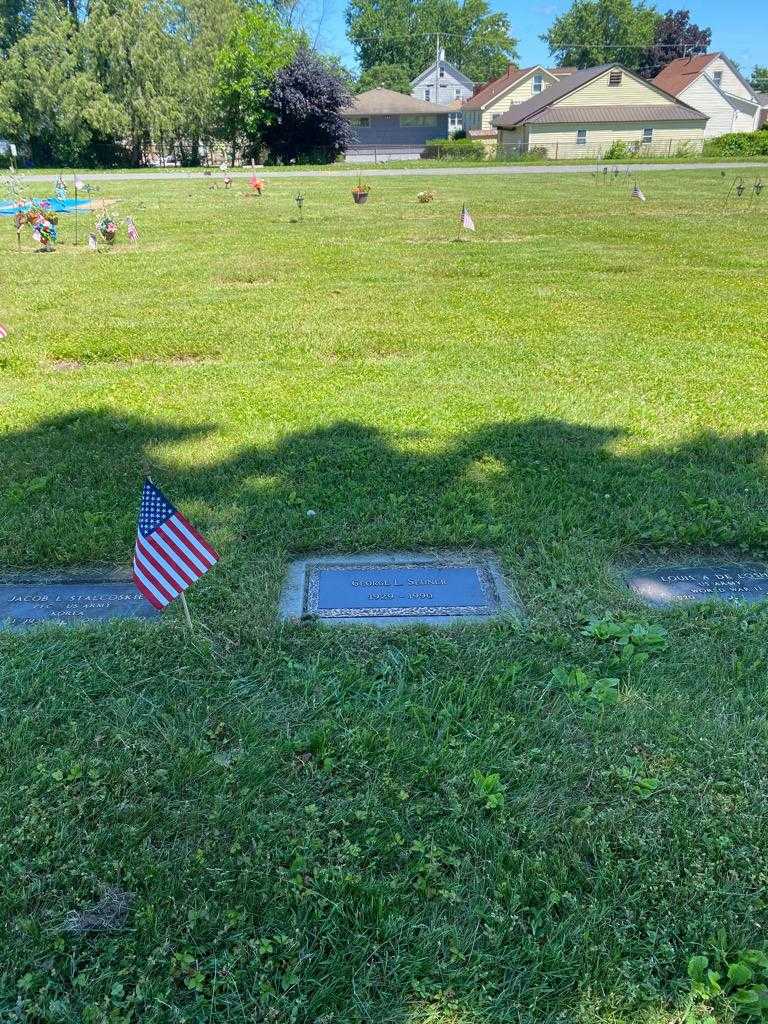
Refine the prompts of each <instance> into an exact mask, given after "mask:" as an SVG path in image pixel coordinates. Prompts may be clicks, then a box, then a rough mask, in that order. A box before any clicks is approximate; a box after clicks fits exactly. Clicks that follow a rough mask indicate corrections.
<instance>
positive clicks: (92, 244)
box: [88, 233, 99, 252]
mask: <svg viewBox="0 0 768 1024" xmlns="http://www.w3.org/2000/svg"><path fill="white" fill-rule="evenodd" d="M88 248H89V249H93V251H94V252H96V250H97V249H98V248H99V243H98V242H97V241H96V235H94V234H93V233H91V234H90V235H88Z"/></svg>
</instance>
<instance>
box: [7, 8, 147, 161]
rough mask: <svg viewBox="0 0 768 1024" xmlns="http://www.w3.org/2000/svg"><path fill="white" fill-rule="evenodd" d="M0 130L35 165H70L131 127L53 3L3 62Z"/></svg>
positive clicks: (76, 34) (65, 16)
mask: <svg viewBox="0 0 768 1024" xmlns="http://www.w3.org/2000/svg"><path fill="white" fill-rule="evenodd" d="M0 128H2V129H3V130H5V131H8V132H9V133H10V134H12V136H13V137H14V138H15V139H16V140H18V141H19V142H20V143H22V144H23V145H26V146H28V147H29V148H30V150H31V153H32V157H33V159H34V160H35V161H39V162H42V163H51V162H55V163H70V164H72V163H77V162H81V161H83V158H84V157H86V155H87V153H88V151H89V148H90V147H91V146H93V145H94V143H100V142H103V141H104V140H108V139H113V138H114V137H116V136H117V135H119V134H121V133H122V132H124V131H125V130H126V129H127V123H126V121H125V118H124V115H123V111H122V109H121V108H120V106H119V104H117V103H115V102H114V100H113V99H112V97H111V96H109V94H108V93H107V92H106V91H105V89H104V88H103V86H102V83H101V82H100V81H99V79H98V77H97V76H96V75H95V74H94V73H93V69H92V68H90V67H89V66H88V61H87V56H86V54H85V51H84V47H83V40H82V38H81V35H80V33H79V32H78V31H77V29H76V26H75V23H74V22H73V20H72V18H71V17H70V15H69V13H68V12H67V11H66V10H65V9H64V8H63V7H62V6H61V5H59V4H55V3H53V2H52V0H44V2H43V3H41V4H40V6H39V7H38V10H37V12H36V14H35V15H34V17H33V19H32V22H31V23H30V26H29V30H28V31H27V32H26V34H25V35H23V36H22V37H21V39H19V41H18V42H17V43H16V44H15V46H13V47H12V49H11V51H10V53H9V55H8V58H7V60H6V61H5V65H4V67H3V89H2V94H1V95H0Z"/></svg>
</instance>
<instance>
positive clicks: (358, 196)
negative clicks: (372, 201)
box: [352, 189, 368, 206]
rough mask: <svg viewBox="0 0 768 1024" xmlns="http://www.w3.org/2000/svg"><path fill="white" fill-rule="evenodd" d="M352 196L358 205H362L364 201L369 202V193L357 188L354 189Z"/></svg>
mask: <svg viewBox="0 0 768 1024" xmlns="http://www.w3.org/2000/svg"><path fill="white" fill-rule="evenodd" d="M352 198H353V199H354V201H355V202H356V203H357V205H358V206H361V205H362V204H363V203H367V202H368V193H367V192H357V191H356V190H355V189H352Z"/></svg>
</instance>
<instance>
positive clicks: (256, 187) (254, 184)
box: [249, 174, 264, 196]
mask: <svg viewBox="0 0 768 1024" xmlns="http://www.w3.org/2000/svg"><path fill="white" fill-rule="evenodd" d="M249 185H250V186H251V188H252V189H253V191H254V193H255V194H256V195H257V196H260V195H261V193H262V192H263V191H264V181H263V180H262V179H261V178H257V177H256V175H255V174H254V175H253V177H252V178H251V180H250V182H249Z"/></svg>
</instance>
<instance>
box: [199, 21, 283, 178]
mask: <svg viewBox="0 0 768 1024" xmlns="http://www.w3.org/2000/svg"><path fill="white" fill-rule="evenodd" d="M300 42H301V36H299V35H298V34H297V33H296V32H294V31H293V30H292V29H290V28H288V27H287V26H286V25H285V24H284V22H283V21H282V20H281V19H280V18H279V17H278V15H277V13H276V12H275V11H274V10H272V9H270V8H268V7H264V6H260V7H258V8H256V9H255V10H252V11H246V12H243V13H242V14H241V15H240V17H239V18H238V20H237V21H236V23H235V25H234V27H233V29H232V31H231V34H230V37H229V39H228V40H227V43H226V45H225V46H224V47H223V48H222V49H221V50H220V51H219V54H218V57H217V59H216V64H215V78H214V89H213V100H214V125H215V132H216V135H217V137H218V138H220V139H222V140H223V141H225V142H226V143H228V145H229V147H230V153H231V159H232V160H233V161H234V159H235V155H236V153H237V151H238V149H240V148H242V147H246V148H247V149H248V150H249V152H251V153H252V154H255V153H256V152H257V151H258V149H259V147H260V145H261V140H262V138H263V135H264V130H265V128H266V127H267V125H268V124H269V121H270V119H271V117H272V116H273V115H272V114H271V112H270V109H269V107H268V100H269V97H270V93H271V90H272V87H273V85H274V82H275V77H276V75H277V73H278V71H280V69H281V68H284V67H285V66H286V65H287V64H289V63H290V61H291V60H292V58H293V57H294V55H295V53H296V51H297V49H298V47H299V44H300Z"/></svg>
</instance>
